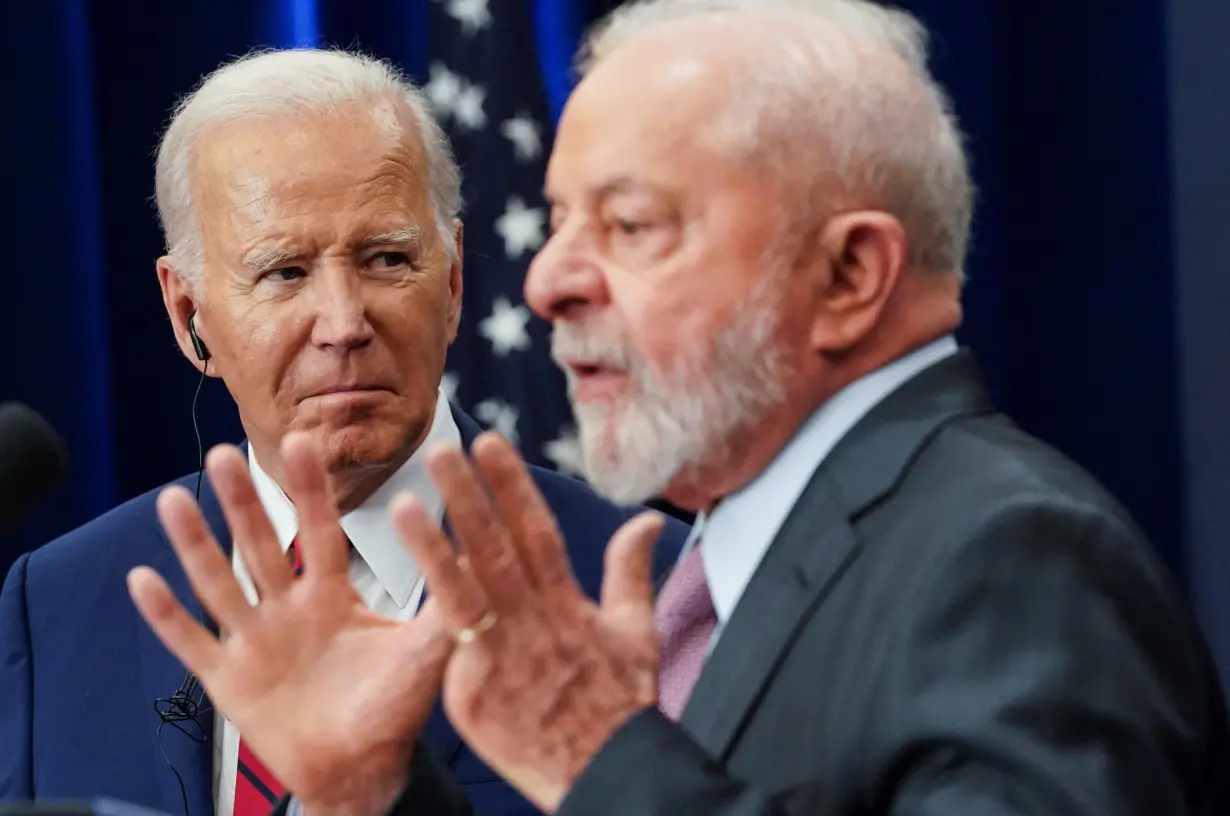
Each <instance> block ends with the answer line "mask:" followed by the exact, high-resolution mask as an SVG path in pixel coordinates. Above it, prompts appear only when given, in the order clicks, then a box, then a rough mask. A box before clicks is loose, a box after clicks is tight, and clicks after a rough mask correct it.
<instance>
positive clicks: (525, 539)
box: [471, 433, 581, 595]
mask: <svg viewBox="0 0 1230 816" xmlns="http://www.w3.org/2000/svg"><path fill="white" fill-rule="evenodd" d="M471 453H472V455H473V457H474V462H475V464H476V465H477V466H478V469H479V471H480V472H481V473H482V476H483V479H484V480H485V481H486V482H487V484H488V486H489V487H490V488H491V496H492V498H493V499H494V501H495V503H496V506H497V507H498V508H499V511H500V514H501V515H503V517H504V519H505V521H506V523H507V524H508V526H509V529H510V530H511V532H512V540H513V542H514V543H515V547H516V549H517V553H518V556H519V557H520V560H521V563H522V564H523V565H524V567H525V571H526V574H527V576H528V579H529V581H530V582H531V583H532V584H533V585H534V586H535V587H537V588H538V589H540V590H542V591H545V592H560V591H567V592H573V593H575V594H577V595H579V594H581V589H580V586H579V585H578V584H577V582H576V578H575V577H574V576H573V574H572V566H571V565H570V564H569V562H568V552H567V549H566V548H565V546H564V537H563V536H562V535H561V534H560V531H559V525H558V524H556V521H555V514H554V513H552V512H551V508H550V507H548V506H547V502H546V500H545V499H544V498H543V497H542V493H540V492H539V490H538V486H537V485H536V484H534V479H533V478H532V477H531V476H530V472H529V469H528V468H526V466H525V463H524V462H523V461H522V460H521V457H520V456H519V455H518V454H517V451H516V450H515V449H514V448H513V446H512V444H511V443H509V442H508V440H506V439H505V438H504V437H502V436H500V435H499V434H496V433H484V434H483V435H481V436H480V437H479V438H478V439H476V440H475V441H474V444H473V446H471Z"/></svg>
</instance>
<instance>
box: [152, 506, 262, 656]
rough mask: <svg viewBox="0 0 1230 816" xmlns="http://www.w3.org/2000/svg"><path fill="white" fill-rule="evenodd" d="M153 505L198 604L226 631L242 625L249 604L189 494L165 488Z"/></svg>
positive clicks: (249, 613) (249, 609)
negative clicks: (199, 602) (198, 601)
mask: <svg viewBox="0 0 1230 816" xmlns="http://www.w3.org/2000/svg"><path fill="white" fill-rule="evenodd" d="M156 507H157V510H158V518H159V520H160V521H161V522H162V526H163V529H165V530H166V531H167V538H169V539H170V541H171V548H172V549H174V550H175V555H176V557H177V558H179V563H180V564H181V565H182V566H183V568H184V574H185V575H187V576H188V582H189V583H190V584H191V585H192V589H193V591H194V592H195V593H196V596H197V598H198V599H199V600H200V601H201V606H203V607H204V608H205V611H206V612H208V613H209V615H210V617H212V618H213V619H214V620H215V621H217V623H218V625H219V626H221V627H222V628H224V629H226V630H227V631H231V632H233V631H235V630H236V629H239V628H240V627H242V626H243V625H244V623H246V622H247V621H248V620H249V619H250V618H251V617H252V615H253V611H252V606H251V605H250V604H249V603H248V599H247V598H245V597H244V594H243V590H242V589H240V588H239V582H238V581H236V580H235V573H234V571H233V570H232V569H231V564H230V561H229V560H228V559H227V557H226V555H225V554H224V553H223V552H222V548H221V547H219V546H218V542H217V541H215V540H214V536H213V533H211V532H210V531H209V525H208V524H206V523H205V517H204V516H202V515H201V509H200V508H199V507H197V504H196V502H195V501H193V499H192V496H191V494H189V493H188V491H187V490H185V489H184V488H182V487H170V488H167V489H166V490H164V491H163V492H162V493H161V494H160V495H159V496H158V501H157V503H156Z"/></svg>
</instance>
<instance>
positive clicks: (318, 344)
mask: <svg viewBox="0 0 1230 816" xmlns="http://www.w3.org/2000/svg"><path fill="white" fill-rule="evenodd" d="M458 187H459V173H458V168H457V167H456V165H455V163H454V161H453V158H452V155H451V151H450V149H449V146H448V144H447V142H446V140H445V138H444V135H443V133H442V131H441V129H440V128H439V126H438V125H437V124H436V122H435V120H434V119H433V117H432V115H431V113H430V110H429V108H428V106H427V103H426V101H425V99H424V98H423V96H422V95H421V94H420V92H419V91H418V90H417V89H415V88H414V87H413V86H412V85H411V84H409V83H408V82H407V81H406V80H405V79H404V78H403V77H401V76H400V75H399V74H398V73H396V72H395V71H394V70H392V69H391V68H390V67H389V66H388V65H387V64H385V63H382V62H378V61H376V60H373V59H370V58H367V57H363V56H360V55H356V54H350V53H343V52H329V51H315V50H299V51H282V52H269V53H263V54H259V55H255V56H253V57H251V58H248V59H242V60H238V61H235V62H233V63H231V64H228V65H226V66H224V67H223V68H221V69H220V70H219V71H217V72H216V73H214V74H212V75H211V76H210V77H208V78H207V79H206V81H205V82H204V83H203V84H202V85H201V87H200V88H198V89H197V90H196V91H195V92H194V93H192V94H191V95H190V96H188V97H187V98H186V99H185V100H184V101H183V103H182V104H181V105H180V106H179V108H178V109H177V110H176V113H175V116H174V118H173V120H172V122H171V125H170V127H169V128H168V130H167V133H166V135H165V137H164V139H163V142H162V146H161V149H160V150H159V155H158V165H157V190H158V207H159V213H160V214H161V216H162V221H163V224H164V227H165V232H166V240H167V249H168V251H167V253H166V255H165V256H164V257H162V258H160V259H159V261H158V264H157V268H158V275H159V281H160V282H161V284H162V291H163V297H164V301H165V303H166V308H167V313H168V315H169V317H170V325H171V327H172V328H173V329H174V332H175V338H176V339H177V340H178V342H179V344H180V347H181V348H182V350H183V352H184V354H185V356H186V357H187V358H188V359H189V360H190V361H192V362H193V363H194V364H195V365H196V366H197V368H198V369H199V370H200V371H201V372H202V375H203V376H204V375H206V374H207V375H209V376H216V377H219V378H221V379H222V381H223V382H224V383H225V384H226V387H227V389H228V390H229V392H230V393H231V395H232V396H233V397H234V399H235V402H236V403H237V405H238V408H239V413H240V416H241V419H242V421H243V425H244V428H245V431H246V433H247V437H248V443H247V445H246V447H245V450H244V452H243V454H239V453H236V452H235V451H231V453H232V454H233V456H232V459H231V460H230V461H231V463H232V464H236V460H235V458H234V457H238V462H237V465H238V467H239V468H240V469H241V470H242V471H244V473H245V474H246V475H247V478H248V483H247V487H248V491H247V492H246V493H244V494H243V495H244V496H245V497H247V498H248V499H249V500H251V501H253V502H254V503H255V506H257V507H259V508H261V511H262V512H263V513H264V514H265V515H266V516H267V517H268V519H269V524H271V527H270V530H271V535H272V536H273V539H272V540H273V542H274V545H273V546H274V547H275V549H276V552H277V556H278V558H282V553H283V552H284V551H288V550H290V549H291V548H292V546H294V543H295V542H296V540H297V539H301V538H302V528H303V526H304V518H305V516H306V517H309V518H310V513H311V511H312V510H314V509H315V508H312V507H307V508H305V507H304V506H303V504H302V503H301V502H299V501H296V497H295V495H294V491H293V490H292V489H291V488H290V485H291V484H292V481H293V478H294V474H293V473H291V472H290V471H289V470H288V466H287V463H286V460H285V459H284V458H283V456H282V453H281V443H282V440H283V439H284V438H285V437H286V436H288V435H293V434H296V433H298V434H304V435H306V438H308V439H309V440H311V442H312V445H313V447H314V448H315V449H316V450H317V451H318V452H319V454H320V460H321V463H322V467H324V468H325V470H326V471H327V477H322V478H326V479H327V484H328V486H329V490H330V493H331V496H330V499H329V501H331V502H332V503H334V505H335V506H336V507H337V508H338V510H339V511H340V513H341V518H340V525H341V529H342V530H344V532H345V538H346V542H347V543H346V548H345V549H344V550H343V552H342V557H341V560H340V561H339V568H340V570H341V572H340V577H341V586H340V588H339V589H338V592H337V593H335V595H334V596H333V597H334V598H335V599H336V598H339V597H340V598H346V599H350V600H353V601H354V603H355V608H354V609H353V610H352V611H353V612H354V618H353V619H352V622H354V621H360V620H361V621H366V622H369V623H371V624H372V625H375V626H384V625H385V624H386V623H391V622H395V621H405V620H410V619H413V618H414V617H415V616H416V614H417V613H418V611H419V609H420V606H421V601H422V598H423V581H422V574H421V571H420V570H419V568H418V566H417V565H416V564H415V562H414V559H413V558H412V557H411V556H410V555H409V554H408V553H407V552H406V550H405V548H404V547H403V546H402V545H401V542H400V541H399V540H398V536H397V534H396V532H395V531H394V529H393V527H392V526H391V524H390V521H389V516H388V511H387V506H388V503H389V499H390V498H391V496H392V495H394V494H395V493H397V492H398V491H401V490H408V489H409V490H414V491H416V492H417V493H418V494H419V495H420V496H421V498H422V499H423V500H424V501H425V502H426V503H427V505H428V507H429V508H430V509H429V512H431V513H432V514H433V515H434V516H436V517H437V518H441V517H442V513H443V510H444V507H443V504H442V502H441V501H440V499H439V497H438V496H437V495H435V494H434V491H433V490H432V489H431V482H430V479H429V477H428V475H427V472H426V470H425V459H426V450H427V449H428V448H430V447H431V446H433V445H436V444H451V445H460V446H467V445H469V444H470V442H471V441H473V440H474V438H475V437H476V436H477V434H478V432H479V429H478V427H477V426H476V425H475V423H474V421H473V420H471V419H470V418H469V417H468V416H466V415H465V414H464V413H463V412H461V411H460V410H458V409H456V408H454V407H453V406H452V405H450V403H449V401H448V399H446V397H445V396H444V394H443V391H442V390H441V388H440V380H441V374H442V372H443V370H444V361H445V354H446V352H447V350H448V347H449V344H450V343H451V342H452V340H453V338H454V336H455V334H456V331H457V326H458V320H459V317H460V313H461V304H462V289H463V285H462V241H461V225H460V222H459V221H457V219H456V214H457V208H458ZM149 442H150V444H157V440H155V439H151V440H149ZM535 479H536V480H537V482H538V484H539V487H540V488H541V489H542V490H543V491H544V492H545V494H546V495H547V496H548V497H549V498H548V500H549V501H550V502H551V504H552V505H553V508H554V510H555V512H556V513H558V514H559V516H560V519H561V523H562V524H563V526H564V527H565V528H566V529H568V530H569V537H570V540H571V542H572V544H573V546H575V547H577V550H576V552H575V553H574V557H575V558H576V559H577V561H578V562H579V563H580V564H581V565H582V566H581V570H580V571H581V573H582V576H581V582H582V584H583V585H585V586H586V588H587V589H589V590H590V591H591V592H593V593H595V594H596V593H597V591H598V588H599V581H600V576H601V567H602V546H603V544H604V543H605V542H606V541H607V539H608V538H609V537H610V536H611V534H612V533H613V532H614V531H615V530H616V529H617V528H618V527H619V526H620V525H621V524H622V523H623V522H624V521H625V520H626V519H627V518H628V517H629V516H630V515H632V511H630V510H629V509H628V508H624V507H620V506H617V505H614V504H612V503H611V502H609V501H606V500H604V499H603V498H601V497H600V496H598V495H597V494H595V493H594V491H593V490H592V489H590V488H589V487H587V486H586V485H585V484H583V483H581V482H578V481H576V480H573V479H570V478H566V477H564V476H561V475H559V474H556V473H551V472H548V471H545V470H537V469H536V470H535ZM230 484H231V483H228V482H226V481H225V480H223V481H221V482H219V481H217V480H213V479H211V480H207V481H204V482H202V481H200V478H199V475H198V474H192V475H191V476H188V477H185V478H183V479H181V480H179V481H178V482H177V483H176V484H175V487H174V489H173V490H172V491H171V495H172V497H174V496H176V495H179V496H181V497H182V496H183V495H184V493H185V492H187V491H193V490H199V498H200V506H201V508H202V510H203V513H202V515H201V517H200V520H201V523H202V527H201V529H202V530H206V529H208V530H211V531H212V534H213V535H214V536H215V537H216V539H217V540H218V541H220V542H221V543H222V545H223V546H224V547H225V548H226V551H227V557H222V556H221V553H219V557H220V559H221V561H220V563H221V564H222V566H223V568H224V569H226V570H228V571H232V570H233V571H234V574H235V580H237V581H238V582H239V585H240V586H241V588H242V592H243V593H245V602H246V600H248V599H250V600H251V601H253V602H254V601H255V600H256V599H257V598H258V597H267V596H268V591H269V587H268V584H267V581H268V580H269V579H268V574H267V573H268V569H267V567H266V566H265V565H264V564H263V563H262V562H261V561H260V560H259V559H254V558H252V557H250V553H245V551H244V546H243V540H242V535H243V533H244V529H243V528H236V529H234V530H233V532H234V533H235V535H236V537H237V538H239V539H240V541H239V546H237V547H235V548H234V551H233V552H232V548H231V543H232V538H231V532H232V531H228V530H227V524H226V521H227V519H225V518H224V513H223V509H224V505H225V501H226V500H227V499H228V497H232V496H233V494H228V493H227V492H226V490H227V488H228V486H230ZM159 492H160V491H154V492H151V493H149V494H147V495H144V496H141V497H138V498H136V499H133V500H132V501H130V502H128V503H126V504H124V505H123V506H121V507H118V508H116V509H115V510H114V511H112V512H110V513H108V514H106V515H105V516H103V517H101V518H99V519H96V520H95V521H93V522H91V523H90V524H87V525H85V526H84V527H82V528H81V529H79V530H76V531H74V532H72V533H70V534H68V535H67V536H64V537H63V538H62V539H60V540H58V541H55V542H52V543H50V544H48V545H47V546H45V547H43V548H41V549H39V550H38V551H37V552H35V553H33V554H31V555H29V556H27V557H23V558H21V559H20V560H19V561H18V562H17V563H16V565H15V566H14V567H13V569H12V572H11V574H10V575H9V577H8V580H7V581H6V582H5V585H4V590H3V593H0V734H3V735H4V740H3V742H2V743H0V801H7V800H13V799H34V800H52V799H65V798H79V797H88V796H111V797H115V798H119V799H123V800H127V801H129V802H131V803H133V804H138V805H142V806H145V807H150V808H156V809H160V810H164V811H170V812H182V811H187V812H189V813H191V814H193V816H206V815H207V814H210V813H216V814H218V816H263V814H266V813H268V811H269V808H270V807H271V805H272V802H273V800H275V799H276V797H277V796H278V795H279V794H280V792H281V781H280V780H279V779H278V777H277V774H274V773H270V772H269V771H267V770H266V769H264V768H262V767H261V766H262V763H261V762H260V761H259V759H258V758H257V757H256V756H255V755H254V754H253V753H252V751H251V750H250V747H249V745H248V740H247V739H246V736H245V734H244V731H243V729H242V728H237V727H236V723H235V722H234V721H233V720H232V719H227V718H223V717H218V718H216V717H215V713H214V711H213V710H212V709H210V708H209V706H208V704H207V703H206V702H205V701H203V700H202V698H201V692H200V690H199V689H198V688H196V686H195V685H194V683H195V681H193V680H192V679H191V678H188V679H186V678H185V676H184V669H183V667H182V666H181V665H180V664H179V662H178V661H177V660H176V659H175V658H174V657H173V656H172V655H171V654H169V653H168V652H167V650H166V649H165V648H163V646H162V644H161V643H159V642H158V640H157V639H156V638H154V637H153V635H152V634H151V632H150V631H149V629H148V627H146V626H145V625H144V623H143V622H142V621H141V620H140V619H139V618H138V617H137V615H136V612H135V610H134V609H133V607H132V603H131V602H130V600H129V598H128V594H127V591H126V587H125V575H126V574H127V573H128V571H129V570H130V569H132V568H133V567H134V566H136V565H138V564H149V565H153V566H155V567H157V568H158V569H159V570H160V571H161V572H162V573H163V574H165V575H166V576H167V578H168V579H169V580H170V581H171V583H172V585H173V586H174V587H175V590H176V594H177V595H178V596H179V597H181V598H183V599H184V600H185V602H186V603H189V604H190V606H191V607H192V608H193V615H194V617H195V616H198V615H202V614H203V613H205V612H208V611H209V610H208V608H206V609H201V608H199V607H198V606H197V604H196V603H195V600H194V599H193V598H192V593H191V591H190V590H189V588H188V586H187V583H186V581H185V580H184V576H183V575H182V573H180V571H179V569H178V565H177V564H176V563H175V558H174V554H173V553H172V552H171V550H170V548H169V547H168V546H167V541H166V538H165V536H164V535H163V533H162V530H161V529H160V528H159V525H158V519H157V517H156V514H155V510H156V501H157V497H158V494H159ZM188 495H191V493H188ZM220 500H222V503H221V504H220ZM336 520H337V519H335V521H336ZM231 521H234V519H233V518H232V519H231ZM685 533H686V528H685V527H684V526H683V525H682V524H673V525H672V526H671V528H670V530H669V531H668V534H667V536H666V539H667V542H668V545H667V546H668V549H670V548H672V547H673V548H675V549H676V550H677V549H678V548H679V547H681V546H682V544H683V539H684V535H685ZM298 549H299V548H298V547H296V550H298ZM296 555H298V553H297V552H296ZM283 560H284V559H283ZM326 608H327V607H326V605H323V604H322V605H320V606H319V607H317V608H313V609H310V610H308V611H307V614H305V615H304V616H303V617H301V618H300V619H299V620H296V621H294V622H293V623H292V624H291V625H290V629H289V630H288V631H297V632H308V631H311V621H312V620H313V619H314V618H313V616H317V617H318V616H319V615H320V614H321V613H322V612H323V611H324V609H326ZM223 623H224V625H225V622H223ZM236 640H237V641H242V640H243V639H242V638H236ZM275 657H276V656H270V659H275ZM262 659H263V657H262V656H260V655H255V656H253V661H254V662H252V663H250V664H249V665H250V667H252V668H258V664H259V663H260V661H261V660H262ZM442 661H443V654H441V653H439V652H436V653H433V652H431V651H429V650H424V651H422V652H419V653H417V654H416V655H415V656H414V658H413V659H411V660H407V661H405V662H404V663H400V664H394V667H395V668H396V669H397V672H398V676H397V679H398V681H399V682H403V683H406V684H408V685H410V686H413V687H415V688H417V689H419V690H420V691H421V692H422V695H421V696H419V697H417V698H415V705H414V706H413V707H411V708H409V709H406V708H402V709H401V710H400V715H401V717H400V718H399V716H398V714H399V711H398V710H397V709H396V707H395V706H389V705H386V706H383V708H382V710H381V711H380V712H379V713H380V717H381V723H382V725H383V726H384V727H385V728H393V729H398V728H404V727H408V724H409V723H413V724H414V725H413V728H414V730H415V731H416V732H421V733H423V734H424V735H425V737H426V739H427V740H428V742H429V743H431V744H432V749H433V750H434V751H435V752H436V753H437V754H438V755H439V756H440V757H441V758H442V759H443V760H444V761H445V762H446V763H447V764H448V765H449V766H450V767H451V769H452V771H453V773H454V774H455V775H456V776H457V777H458V779H459V780H460V781H461V783H462V785H463V787H464V788H465V790H466V792H467V794H468V796H469V797H470V798H471V800H472V802H473V803H474V804H475V805H476V806H478V807H480V808H482V809H484V810H489V811H493V812H498V813H526V814H529V813H534V812H536V809H535V808H534V807H532V806H531V805H530V804H529V803H527V802H526V801H525V800H524V799H522V798H521V797H520V796H518V795H517V792H516V791H514V790H512V789H511V788H510V787H509V786H508V784H507V783H505V782H503V781H501V780H500V778H499V777H498V776H497V775H496V774H495V773H494V772H493V771H492V770H490V769H489V768H486V767H485V766H484V765H483V763H482V762H481V761H479V760H478V759H477V758H476V757H475V756H474V755H473V753H472V752H470V751H469V750H467V749H466V747H465V746H464V745H463V744H462V743H461V740H460V739H459V737H458V736H457V734H456V732H455V731H454V730H453V729H452V728H451V727H450V726H449V723H448V720H447V718H446V717H444V715H443V714H442V713H441V712H440V711H439V709H438V707H437V706H436V692H437V690H438V687H439V681H440V673H441V672H442V670H443V665H444V664H443V662H442ZM358 664H359V666H360V668H361V667H362V661H358ZM364 679H366V680H367V681H368V682H369V683H372V682H376V680H375V679H374V678H373V677H372V676H371V675H370V674H369V675H366V676H362V675H361V676H359V677H358V679H356V681H355V683H354V686H355V687H356V688H359V689H361V688H362V687H363V683H362V682H361V681H362V680H364ZM177 689H179V690H180V691H181V693H180V694H178V695H176V691H177ZM173 697H174V702H172V701H171V698H173ZM159 699H161V700H162V702H161V703H160V704H159V705H160V707H161V708H162V709H163V710H164V711H167V712H169V713H170V714H171V715H173V717H175V716H179V717H181V719H179V720H177V721H173V722H171V723H170V724H169V725H164V724H163V723H162V722H161V721H160V719H159V717H158V715H157V713H156V712H155V700H159ZM403 699H408V698H403ZM223 710H226V709H223ZM433 712H434V716H433ZM228 713H229V712H228ZM317 713H319V712H317ZM184 715H188V719H186V720H185V719H182V717H183V716H184ZM373 719H374V718H373ZM369 731H370V733H371V734H373V735H379V734H381V733H382V732H381V729H380V728H379V727H376V728H370V729H369Z"/></svg>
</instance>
